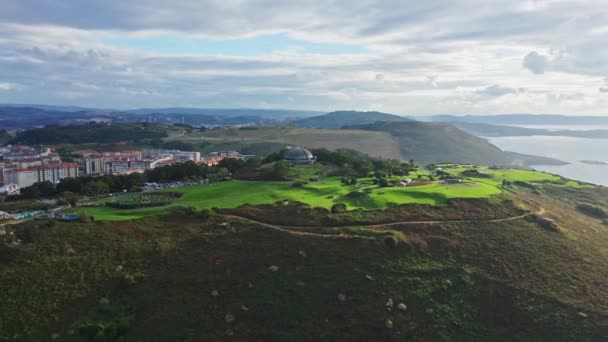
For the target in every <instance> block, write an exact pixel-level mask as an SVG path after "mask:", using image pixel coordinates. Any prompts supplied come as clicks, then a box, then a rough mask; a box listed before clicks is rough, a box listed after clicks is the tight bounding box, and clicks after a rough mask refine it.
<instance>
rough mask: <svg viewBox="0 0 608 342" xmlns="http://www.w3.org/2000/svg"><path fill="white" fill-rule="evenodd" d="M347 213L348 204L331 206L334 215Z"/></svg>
mask: <svg viewBox="0 0 608 342" xmlns="http://www.w3.org/2000/svg"><path fill="white" fill-rule="evenodd" d="M345 211H346V204H344V203H336V204H334V205H332V206H331V213H332V214H339V213H343V212H345Z"/></svg>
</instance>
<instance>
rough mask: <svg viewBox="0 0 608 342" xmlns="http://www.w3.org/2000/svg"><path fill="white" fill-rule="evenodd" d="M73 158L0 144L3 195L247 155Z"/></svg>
mask: <svg viewBox="0 0 608 342" xmlns="http://www.w3.org/2000/svg"><path fill="white" fill-rule="evenodd" d="M72 156H73V159H72V161H69V162H68V161H63V160H62V159H61V157H60V155H59V153H57V152H56V151H55V150H54V149H53V148H50V147H31V146H23V145H8V146H6V147H2V148H0V158H1V161H0V177H1V178H0V183H2V184H4V186H2V187H0V196H3V197H6V196H11V195H18V194H19V193H20V190H21V189H22V188H25V187H28V186H31V185H34V184H35V183H40V182H46V181H48V182H50V183H52V184H58V183H59V182H60V181H61V180H62V179H64V178H70V177H79V176H102V175H129V174H132V173H144V172H145V171H146V170H151V169H154V168H157V167H161V166H166V165H173V164H179V163H183V162H187V161H192V162H194V163H196V164H197V165H208V166H212V165H217V164H219V163H220V162H221V161H222V160H223V159H226V158H232V159H244V158H245V157H247V156H245V155H242V154H241V153H239V152H236V151H218V152H211V153H209V154H208V155H205V156H201V153H200V152H191V151H180V150H164V149H146V150H141V151H140V150H129V151H96V150H91V149H85V150H78V151H74V152H72Z"/></svg>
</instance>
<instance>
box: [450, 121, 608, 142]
mask: <svg viewBox="0 0 608 342" xmlns="http://www.w3.org/2000/svg"><path fill="white" fill-rule="evenodd" d="M449 123H450V124H452V125H454V126H456V127H458V128H460V129H462V130H463V131H465V132H468V133H471V134H473V135H477V136H480V137H521V136H531V135H544V136H562V137H577V138H594V139H608V130H603V129H594V130H569V129H560V130H555V129H543V128H526V127H517V126H506V125H505V126H502V125H492V124H486V123H477V122H459V121H451V122H449ZM567 127H569V126H564V128H567Z"/></svg>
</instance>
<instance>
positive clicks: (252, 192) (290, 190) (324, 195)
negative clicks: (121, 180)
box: [78, 177, 500, 221]
mask: <svg viewBox="0 0 608 342" xmlns="http://www.w3.org/2000/svg"><path fill="white" fill-rule="evenodd" d="M364 189H371V192H370V193H369V194H364V195H362V196H360V197H355V198H353V197H349V196H347V195H348V194H349V193H350V192H352V191H356V190H364ZM171 191H173V192H181V193H183V196H182V197H181V198H179V199H177V200H175V202H174V203H173V205H179V206H188V207H194V208H196V209H205V208H213V207H217V208H234V207H238V206H240V205H243V204H254V205H255V204H267V203H274V202H277V201H281V200H289V201H299V202H304V203H307V204H309V205H311V206H318V207H324V208H331V206H332V205H334V204H336V203H347V204H348V206H349V208H350V209H359V208H360V209H381V208H386V207H389V206H394V205H399V204H407V203H422V204H430V205H444V204H446V201H447V200H448V199H451V198H485V197H488V196H491V195H494V194H498V193H500V189H499V188H497V187H495V186H492V185H488V184H478V183H463V184H452V185H440V184H437V183H434V184H429V185H422V186H411V187H390V188H378V187H377V186H375V185H372V184H371V183H361V184H358V185H348V186H345V185H342V184H341V183H340V177H328V178H325V179H324V181H322V182H319V183H308V184H306V185H304V186H302V187H294V186H292V183H290V182H245V181H231V182H222V183H216V184H214V185H199V186H192V187H183V188H176V189H171ZM166 209H167V207H164V208H153V209H141V210H121V209H114V208H109V207H103V206H100V207H89V208H82V209H79V210H78V211H80V212H85V211H86V212H87V213H88V214H89V215H92V216H94V217H95V219H97V220H109V221H121V220H132V219H137V218H141V217H144V216H150V215H157V214H162V213H163V212H165V211H166Z"/></svg>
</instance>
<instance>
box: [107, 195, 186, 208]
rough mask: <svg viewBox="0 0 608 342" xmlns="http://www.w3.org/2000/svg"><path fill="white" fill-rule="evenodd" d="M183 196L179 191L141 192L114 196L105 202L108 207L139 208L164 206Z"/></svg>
mask: <svg viewBox="0 0 608 342" xmlns="http://www.w3.org/2000/svg"><path fill="white" fill-rule="evenodd" d="M181 196H182V194H181V193H179V192H155V193H139V194H130V195H123V196H116V197H113V198H112V199H111V200H109V201H107V202H105V203H106V206H107V207H110V208H117V209H139V208H150V207H162V206H166V205H169V204H171V203H172V202H173V201H174V200H175V199H177V198H180V197H181Z"/></svg>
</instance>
